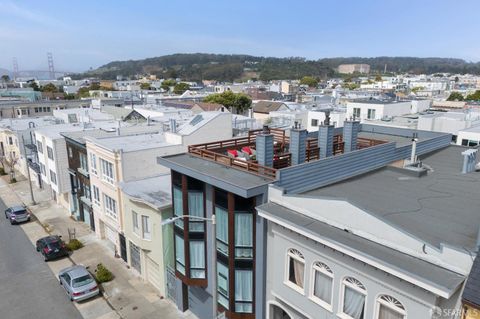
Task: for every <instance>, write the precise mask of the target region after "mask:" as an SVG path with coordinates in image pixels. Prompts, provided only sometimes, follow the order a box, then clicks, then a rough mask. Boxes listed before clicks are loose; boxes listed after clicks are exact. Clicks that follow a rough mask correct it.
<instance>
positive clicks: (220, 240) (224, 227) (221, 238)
mask: <svg viewBox="0 0 480 319" xmlns="http://www.w3.org/2000/svg"><path fill="white" fill-rule="evenodd" d="M215 217H216V222H217V250H218V251H219V252H221V253H222V254H224V255H225V256H228V212H227V210H225V209H223V208H220V207H218V206H216V207H215Z"/></svg>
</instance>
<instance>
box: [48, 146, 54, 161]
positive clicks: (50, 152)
mask: <svg viewBox="0 0 480 319" xmlns="http://www.w3.org/2000/svg"><path fill="white" fill-rule="evenodd" d="M47 156H48V158H49V159H51V160H52V161H53V149H52V148H51V147H50V146H47Z"/></svg>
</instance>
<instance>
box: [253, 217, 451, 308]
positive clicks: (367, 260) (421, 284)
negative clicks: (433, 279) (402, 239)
mask: <svg viewBox="0 0 480 319" xmlns="http://www.w3.org/2000/svg"><path fill="white" fill-rule="evenodd" d="M257 211H258V215H259V216H260V217H263V218H265V219H267V220H269V221H271V222H273V223H275V224H278V225H280V226H282V227H285V228H287V229H291V230H293V231H295V232H296V233H298V234H300V235H302V236H305V237H306V238H310V239H312V240H314V241H316V242H318V243H320V244H323V245H325V246H328V247H330V248H332V249H334V250H337V251H339V252H341V253H344V254H346V255H349V256H351V257H353V258H355V259H358V260H360V261H362V262H364V263H367V264H369V265H370V266H372V267H375V268H378V269H380V270H382V271H384V272H386V273H389V274H391V275H393V276H396V277H398V278H400V279H403V280H405V281H407V282H409V283H411V284H414V285H416V286H418V287H420V288H423V289H425V290H427V291H430V292H431V293H434V294H436V295H437V296H440V297H443V298H446V299H450V297H451V296H452V295H453V293H455V292H456V291H457V289H458V287H457V289H455V290H454V291H453V292H451V291H448V290H442V289H440V288H437V287H434V286H432V285H430V284H428V283H425V282H422V281H420V280H418V279H417V278H413V277H412V276H409V275H407V274H405V273H402V272H400V271H398V270H395V269H392V268H390V267H386V266H385V264H383V263H381V262H379V261H375V260H372V259H371V258H368V257H366V256H363V255H361V254H359V253H355V252H353V251H351V250H350V249H348V248H347V247H343V246H341V245H340V244H336V243H332V242H330V241H327V240H325V239H322V238H320V237H318V236H315V235H313V234H311V233H308V232H306V231H303V230H301V229H299V228H297V227H294V226H292V225H290V224H288V223H286V222H283V221H280V220H278V219H274V218H273V217H272V216H270V215H269V214H268V213H265V212H263V211H262V210H261V209H258V208H257Z"/></svg>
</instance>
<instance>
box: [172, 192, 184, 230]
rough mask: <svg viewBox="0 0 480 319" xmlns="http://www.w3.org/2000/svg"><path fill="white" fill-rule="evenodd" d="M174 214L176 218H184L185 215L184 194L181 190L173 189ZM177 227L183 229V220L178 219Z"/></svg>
mask: <svg viewBox="0 0 480 319" xmlns="http://www.w3.org/2000/svg"><path fill="white" fill-rule="evenodd" d="M173 214H174V215H175V216H182V215H184V214H183V194H182V190H181V188H179V187H177V186H174V187H173ZM175 225H176V226H177V227H180V228H181V229H183V219H182V218H180V219H177V220H176V221H175Z"/></svg>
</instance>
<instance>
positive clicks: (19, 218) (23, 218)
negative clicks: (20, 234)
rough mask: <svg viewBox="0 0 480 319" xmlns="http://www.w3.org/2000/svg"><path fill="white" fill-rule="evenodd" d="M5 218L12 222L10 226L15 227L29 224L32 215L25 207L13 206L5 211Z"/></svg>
mask: <svg viewBox="0 0 480 319" xmlns="http://www.w3.org/2000/svg"><path fill="white" fill-rule="evenodd" d="M5 218H6V219H8V220H10V224H12V225H13V224H18V223H21V222H28V221H29V220H30V213H29V212H28V211H27V209H26V208H25V207H23V206H12V207H9V208H7V209H6V210H5Z"/></svg>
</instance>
